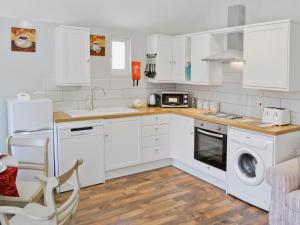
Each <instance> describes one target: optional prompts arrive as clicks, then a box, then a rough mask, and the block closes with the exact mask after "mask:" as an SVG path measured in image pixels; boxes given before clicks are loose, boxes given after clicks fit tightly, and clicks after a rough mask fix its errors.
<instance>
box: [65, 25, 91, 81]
mask: <svg viewBox="0 0 300 225" xmlns="http://www.w3.org/2000/svg"><path fill="white" fill-rule="evenodd" d="M61 32H62V33H61V38H62V40H61V41H62V65H61V70H62V71H61V73H62V74H61V76H62V78H61V83H63V84H89V83H90V47H89V45H90V39H89V38H90V32H89V31H88V30H83V29H76V28H73V29H72V28H64V29H63V30H62V31H61Z"/></svg>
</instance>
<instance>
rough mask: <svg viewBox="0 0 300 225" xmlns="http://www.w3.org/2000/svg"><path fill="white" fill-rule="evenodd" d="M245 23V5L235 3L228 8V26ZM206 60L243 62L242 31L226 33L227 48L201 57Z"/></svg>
mask: <svg viewBox="0 0 300 225" xmlns="http://www.w3.org/2000/svg"><path fill="white" fill-rule="evenodd" d="M242 25H245V6H243V5H236V6H231V7H229V8H228V27H233V26H242ZM202 60H203V61H208V62H220V63H229V62H244V59H243V33H229V34H227V49H226V50H225V51H223V52H220V53H218V54H215V55H212V56H209V57H207V58H204V59H202Z"/></svg>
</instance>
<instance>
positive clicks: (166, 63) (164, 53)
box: [154, 36, 173, 81]
mask: <svg viewBox="0 0 300 225" xmlns="http://www.w3.org/2000/svg"><path fill="white" fill-rule="evenodd" d="M172 47H173V46H172V38H171V37H168V36H160V37H157V52H156V53H157V56H156V76H155V78H154V79H155V80H157V81H170V80H171V79H172Z"/></svg>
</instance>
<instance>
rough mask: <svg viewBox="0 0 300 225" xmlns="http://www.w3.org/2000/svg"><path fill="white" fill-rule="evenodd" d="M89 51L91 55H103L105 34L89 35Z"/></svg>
mask: <svg viewBox="0 0 300 225" xmlns="http://www.w3.org/2000/svg"><path fill="white" fill-rule="evenodd" d="M90 53H91V55H92V56H105V36H100V35H90Z"/></svg>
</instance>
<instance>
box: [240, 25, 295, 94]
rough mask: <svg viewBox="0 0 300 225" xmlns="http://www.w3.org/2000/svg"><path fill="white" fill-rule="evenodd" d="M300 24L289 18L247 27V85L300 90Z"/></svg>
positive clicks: (245, 77)
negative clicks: (299, 60)
mask: <svg viewBox="0 0 300 225" xmlns="http://www.w3.org/2000/svg"><path fill="white" fill-rule="evenodd" d="M299 40H300V26H299V25H298V24H295V23H291V22H290V21H289V20H288V21H282V22H278V23H274V24H266V25H263V24H262V25H257V26H255V25H254V26H252V27H248V28H246V29H245V30H244V59H245V64H244V74H243V87H245V88H255V89H265V90H278V91H296V90H300V76H299V73H300V65H299V62H298V59H299V56H300V42H299Z"/></svg>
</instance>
